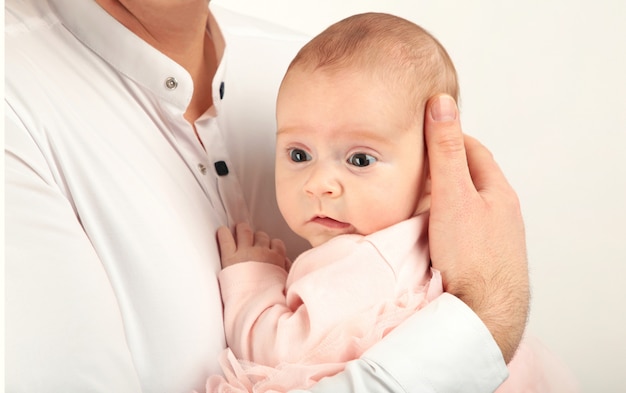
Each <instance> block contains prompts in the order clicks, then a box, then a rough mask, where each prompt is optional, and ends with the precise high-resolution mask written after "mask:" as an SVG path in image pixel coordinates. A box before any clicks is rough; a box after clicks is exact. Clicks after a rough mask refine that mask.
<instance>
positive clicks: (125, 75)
mask: <svg viewBox="0 0 626 393" xmlns="http://www.w3.org/2000/svg"><path fill="white" fill-rule="evenodd" d="M212 11H213V14H214V15H215V17H216V19H217V21H218V23H219V24H220V29H221V34H223V36H224V39H225V41H226V49H225V52H224V55H223V58H222V61H221V63H220V66H219V69H218V72H217V75H216V77H215V79H214V83H213V100H214V103H215V107H214V108H213V109H212V110H211V111H209V112H207V114H205V115H204V116H203V117H201V118H200V119H199V120H198V121H197V122H196V128H197V130H198V133H199V135H200V138H201V139H202V142H203V144H204V147H205V149H203V148H202V146H201V145H200V144H199V143H198V141H197V139H196V136H195V135H194V131H193V127H192V126H191V125H190V124H189V123H188V122H186V121H185V120H184V118H183V114H184V112H185V110H186V108H187V105H188V103H189V101H190V99H191V94H192V91H193V86H192V81H191V78H190V76H189V74H188V73H187V72H186V71H185V70H184V69H183V68H182V67H181V66H179V65H178V64H176V63H175V62H173V61H172V60H171V59H169V58H168V57H166V56H165V55H163V54H162V53H160V52H159V51H157V50H156V49H154V48H153V47H151V46H149V45H147V44H146V43H145V42H144V41H142V40H141V39H139V38H138V37H137V36H135V35H133V34H132V33H131V32H130V31H128V30H127V29H125V28H124V27H123V26H122V25H120V24H119V23H118V22H117V21H115V20H114V19H113V18H112V17H111V16H109V15H108V14H107V13H106V12H105V11H104V10H102V9H101V8H100V7H99V6H98V5H96V3H95V2H93V1H91V0H90V1H87V0H83V1H73V0H50V1H43V0H30V1H17V0H8V1H7V2H6V5H5V14H6V22H5V72H6V76H5V85H6V88H5V114H6V118H5V132H6V135H5V151H6V153H5V154H6V158H5V182H6V184H5V204H6V205H5V206H6V209H5V210H6V217H5V227H6V267H5V280H6V290H5V293H6V358H5V362H6V387H7V391H11V392H18V391H22V390H24V391H25V390H29V391H31V390H37V391H43V392H46V391H49V392H58V391H64V392H86V391H89V392H140V391H141V392H147V393H152V392H168V393H172V392H190V391H191V390H193V389H196V390H198V391H202V390H203V385H204V381H205V379H206V377H207V376H208V375H210V374H212V373H217V372H219V367H218V364H217V357H218V354H219V353H220V352H221V351H222V350H223V348H224V345H225V343H224V338H223V337H224V335H223V326H222V314H221V301H220V298H219V290H218V285H217V279H216V273H217V272H218V271H219V269H220V264H219V255H218V251H217V246H216V242H215V231H216V228H217V227H218V226H219V225H231V224H232V223H233V222H235V221H239V220H243V219H246V218H248V219H250V220H251V222H252V223H253V225H254V226H255V227H256V228H258V229H263V230H265V231H267V232H269V233H270V234H272V235H273V236H276V237H281V238H284V239H286V240H287V243H288V245H289V246H290V247H289V249H290V251H291V254H292V255H295V254H297V253H299V252H300V251H301V250H302V249H303V247H304V242H303V241H295V240H294V239H295V236H294V235H293V234H291V233H290V232H289V231H288V230H287V229H286V226H285V224H284V221H283V220H282V218H281V216H280V214H279V212H278V209H277V207H276V203H275V195H274V179H273V162H274V157H273V152H274V138H273V136H274V132H275V124H274V106H275V95H276V91H277V88H278V84H279V82H280V79H281V78H282V75H283V73H284V71H285V69H286V66H287V64H288V62H289V60H290V59H291V58H292V57H293V55H294V54H295V52H296V51H297V49H298V48H299V47H300V46H301V45H302V44H303V42H304V40H305V39H306V37H303V36H301V35H297V34H293V33H291V32H287V31H285V30H283V29H279V28H276V27H273V26H270V25H268V24H266V23H263V22H259V21H256V20H254V19H251V18H247V17H243V16H241V15H237V14H233V13H231V12H228V11H226V10H222V9H219V8H217V7H213V8H212ZM210 29H211V30H212V31H211V33H212V34H219V31H215V28H214V27H213V28H211V27H210ZM214 114H216V115H217V117H215V116H213V115H214ZM219 161H223V162H224V163H225V164H226V166H227V167H228V169H229V173H228V174H227V175H225V176H220V175H218V173H217V171H216V169H215V167H214V164H215V163H216V162H219ZM443 299H444V300H442V302H441V304H439V303H438V304H439V305H438V304H435V308H436V310H435V311H434V313H435V314H436V315H438V316H437V317H434V316H433V315H434V314H433V315H431V314H428V313H424V314H423V315H421V316H419V318H414V320H419V322H415V323H413V325H415V326H413V327H410V323H409V324H406V325H403V326H402V327H401V328H403V329H404V330H408V331H409V333H406V334H404V335H402V334H400V335H399V338H397V339H396V341H397V342H396V343H394V342H393V340H392V339H390V340H389V344H387V343H386V342H383V343H382V344H381V345H380V346H377V347H375V350H376V351H374V352H371V353H372V354H374V355H373V356H371V357H368V359H369V360H367V362H374V363H375V364H377V365H376V367H379V368H382V369H385V370H386V371H385V372H384V373H382V374H381V372H379V373H378V375H376V376H375V378H374V379H377V380H382V381H389V382H385V384H387V385H389V384H397V383H398V382H397V381H403V384H405V386H411V385H412V386H421V385H420V384H424V383H425V382H424V381H430V380H435V379H436V378H435V377H436V375H437V373H439V374H441V375H444V376H445V378H443V379H445V381H447V382H445V383H446V384H449V383H450V381H454V382H455V383H461V384H462V383H465V382H466V379H463V374H465V375H472V374H480V375H483V376H484V377H482V379H483V381H481V383H482V385H480V384H479V385H477V389H478V390H476V391H477V392H478V391H486V388H485V387H491V386H496V385H497V384H498V383H499V382H500V381H501V380H502V378H503V375H506V368H505V367H504V363H503V362H502V359H501V356H500V355H499V351H498V348H497V346H496V345H495V343H494V342H493V339H491V336H490V334H489V332H488V331H487V330H486V328H485V327H484V326H483V325H482V324H481V323H480V320H479V319H478V318H477V317H476V316H475V315H474V314H473V313H471V311H470V310H469V309H468V308H467V307H465V306H464V305H463V304H462V303H461V302H460V301H459V300H458V299H456V298H454V297H452V296H448V297H443ZM445 299H447V300H445ZM437 310H438V311H437ZM442 310H446V311H442ZM429 315H430V317H429ZM441 319H444V320H447V321H451V322H452V324H451V325H452V326H459V325H462V326H463V328H460V327H459V328H458V330H460V332H456V331H454V332H452V333H453V334H452V336H453V338H454V339H456V338H457V337H462V338H463V340H462V341H463V342H464V343H466V344H464V345H468V350H466V351H462V352H463V353H464V354H465V355H467V354H470V353H471V355H472V359H473V360H472V361H471V362H468V361H467V359H466V360H465V361H459V360H457V358H459V357H462V356H459V354H457V351H458V349H455V348H454V346H456V345H458V344H456V343H455V344H454V346H451V345H449V344H448V343H449V338H448V337H447V336H445V335H444V336H441V338H440V339H437V336H436V335H437V334H440V332H439V333H438V331H439V330H440V329H438V328H437V326H441ZM430 325H432V326H431V327H430V329H431V330H432V332H424V333H418V329H420V330H421V329H427V330H428V329H429V328H428V326H430ZM401 330H402V329H398V332H399V333H400V332H401ZM418 334H419V335H420V336H421V335H422V334H427V335H428V336H429V339H428V340H427V341H428V342H429V343H430V340H433V337H435V338H434V343H438V344H437V345H435V344H434V343H431V344H428V345H429V346H424V345H425V343H423V342H421V343H417V344H416V345H418V346H416V347H412V348H411V350H407V349H406V348H405V347H407V342H408V340H416V339H419V338H417V337H415V336H416V335H418ZM433 334H435V336H433ZM448 334H450V332H448ZM433 347H437V348H438V352H439V353H441V354H444V353H445V354H446V356H445V358H446V359H447V360H446V361H445V362H443V364H442V365H439V366H435V364H436V362H431V361H432V360H433V359H436V358H437V356H434V355H433V354H431V353H429V352H430V351H431V349H429V348H433ZM423 348H425V349H423ZM441 348H448V351H449V352H446V351H445V350H442V349H441ZM471 348H473V349H471ZM407 356H412V357H416V358H415V359H413V358H411V359H413V360H408V358H407ZM448 358H449V359H448ZM474 358H479V359H480V360H481V361H483V362H484V363H485V364H482V363H481V362H480V361H478V360H477V359H474ZM400 359H402V362H400V363H401V364H400V365H398V364H395V365H394V363H398V360H400ZM367 362H366V361H365V360H364V361H359V362H355V363H354V364H353V365H351V366H350V369H349V370H348V372H347V373H346V374H344V376H342V377H339V378H335V379H331V380H329V382H327V383H330V384H331V385H330V387H324V385H323V384H320V385H321V386H320V387H316V389H326V390H319V391H324V392H338V391H341V390H340V387H341V386H342V384H343V383H345V381H346V380H347V379H349V378H353V380H354V378H356V380H358V381H362V382H361V383H363V384H365V385H364V386H367V388H368V391H375V390H371V389H373V385H372V383H371V381H369V380H368V378H372V377H371V375H370V376H369V377H368V375H369V374H370V373H371V370H372V368H371V367H369V366H364V365H367V364H369V363H367ZM419 364H432V365H433V366H432V367H431V368H434V369H436V370H439V371H437V372H433V373H431V371H432V370H430V371H429V370H426V371H428V372H425V373H424V374H423V375H421V376H419V375H418V376H415V370H416V369H415V367H414V366H415V365H419ZM478 365H481V366H480V367H479V366H478ZM485 365H487V366H485ZM459 367H461V368H462V369H463V372H459V373H458V374H457V376H455V377H454V378H451V377H450V376H449V375H447V372H446V370H448V371H449V370H457V369H458V368H459ZM485 370H488V371H485ZM485 373H487V374H485ZM381 375H384V377H381ZM341 378H347V379H344V380H342V379H341ZM433 378H434V379H433ZM405 380H406V381H407V382H406V383H405V382H404V381H405ZM333 381H334V382H333ZM406 384H409V385H406ZM427 384H431V382H428V383H427ZM435 385H437V383H435ZM435 385H433V386H434V387H436V388H437V389H440V390H439V391H440V392H447V391H454V390H445V389H443V388H442V387H443V386H447V385H437V386H435ZM353 388H354V387H352V388H350V389H353ZM487 389H488V388H487ZM348 391H349V390H348ZM410 391H414V390H412V389H411V390H410ZM424 391H430V390H424ZM465 391H470V390H465Z"/></svg>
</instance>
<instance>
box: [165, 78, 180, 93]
mask: <svg viewBox="0 0 626 393" xmlns="http://www.w3.org/2000/svg"><path fill="white" fill-rule="evenodd" d="M165 87H167V88H168V89H170V90H174V89H176V88H177V87H178V81H177V80H176V78H174V77H172V76H170V77H169V78H167V79H166V80H165Z"/></svg>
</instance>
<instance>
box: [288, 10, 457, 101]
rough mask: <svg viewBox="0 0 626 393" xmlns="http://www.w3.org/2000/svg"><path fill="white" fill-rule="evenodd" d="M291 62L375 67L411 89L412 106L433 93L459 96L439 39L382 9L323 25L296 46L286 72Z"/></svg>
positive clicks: (339, 67)
mask: <svg viewBox="0 0 626 393" xmlns="http://www.w3.org/2000/svg"><path fill="white" fill-rule="evenodd" d="M295 67H303V68H305V69H310V70H324V71H327V72H333V71H341V70H344V69H345V68H346V67H356V68H357V70H376V71H377V72H376V73H374V74H376V75H379V76H380V77H381V78H383V80H384V81H385V82H387V83H394V85H393V86H394V87H398V88H402V89H411V90H408V91H411V92H413V94H414V97H415V98H416V99H417V102H416V103H415V104H416V110H420V109H419V108H420V107H421V108H423V105H424V104H425V100H427V99H428V98H430V97H431V96H432V95H435V94H438V93H446V94H449V95H451V96H452V97H454V99H455V100H458V96H459V86H458V81H457V74H456V70H455V68H454V65H453V63H452V60H451V59H450V56H449V55H448V53H447V51H446V50H445V49H444V47H443V46H442V45H441V44H440V43H439V41H437V39H435V38H434V37H433V36H432V35H431V34H430V33H428V32H427V31H426V30H424V29H423V28H421V27H420V26H418V25H416V24H415V23H413V22H410V21H408V20H406V19H403V18H400V17H398V16H394V15H389V14H384V13H365V14H358V15H354V16H350V17H348V18H346V19H343V20H341V21H339V22H337V23H335V24H333V25H332V26H330V27H328V28H327V29H326V30H324V31H323V32H322V33H320V34H319V35H317V36H316V37H315V38H313V39H312V40H311V41H310V42H309V43H307V44H306V45H305V46H304V47H303V48H302V49H301V50H300V52H298V54H297V55H296V57H295V58H294V59H293V61H292V62H291V64H290V66H289V69H288V70H287V72H289V70H291V69H293V68H295ZM398 83H399V84H398Z"/></svg>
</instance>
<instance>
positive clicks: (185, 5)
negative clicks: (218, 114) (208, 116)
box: [96, 0, 217, 124]
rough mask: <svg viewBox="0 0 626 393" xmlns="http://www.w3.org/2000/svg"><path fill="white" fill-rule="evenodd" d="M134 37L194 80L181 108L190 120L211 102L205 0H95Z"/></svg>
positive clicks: (211, 53)
mask: <svg viewBox="0 0 626 393" xmlns="http://www.w3.org/2000/svg"><path fill="white" fill-rule="evenodd" d="M96 2H97V3H98V4H99V5H100V6H101V7H102V8H103V9H104V10H106V11H107V12H108V13H109V14H111V16H113V17H114V18H115V19H117V20H118V21H119V22H120V23H121V24H123V25H124V26H125V27H126V28H128V29H129V30H130V31H132V32H133V33H135V34H136V35H137V36H138V37H140V38H141V39H143V40H144V41H146V42H147V43H148V44H150V45H152V46H153V47H154V48H156V49H158V50H159V51H160V52H162V53H163V54H165V55H166V56H168V57H169V58H171V59H172V60H174V61H175V62H177V63H178V64H180V65H181V66H182V67H183V68H185V69H186V70H187V72H189V74H190V75H191V78H192V79H193V82H194V93H193V97H192V99H191V102H190V104H189V107H188V108H187V111H186V112H185V118H186V119H187V120H188V121H190V122H191V123H192V124H193V122H194V121H195V120H197V119H198V117H200V116H201V115H202V114H203V113H204V112H205V111H206V110H207V109H208V108H209V107H210V106H211V105H213V99H212V92H211V84H212V81H213V76H214V75H215V71H216V69H217V54H216V51H215V47H214V44H213V41H212V39H211V37H210V35H208V34H207V33H206V28H207V21H208V18H209V0H142V1H136V0H135V1H133V0H96Z"/></svg>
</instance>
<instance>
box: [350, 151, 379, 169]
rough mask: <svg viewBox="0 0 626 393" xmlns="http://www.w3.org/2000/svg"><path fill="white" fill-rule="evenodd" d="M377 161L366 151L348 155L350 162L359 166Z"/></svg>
mask: <svg viewBox="0 0 626 393" xmlns="http://www.w3.org/2000/svg"><path fill="white" fill-rule="evenodd" d="M375 162H376V158H374V157H372V156H370V155H369V154H365V153H355V154H353V155H351V156H350V157H348V163H349V164H351V165H354V166H358V167H364V166H368V165H371V164H373V163H375Z"/></svg>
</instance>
